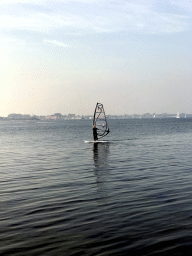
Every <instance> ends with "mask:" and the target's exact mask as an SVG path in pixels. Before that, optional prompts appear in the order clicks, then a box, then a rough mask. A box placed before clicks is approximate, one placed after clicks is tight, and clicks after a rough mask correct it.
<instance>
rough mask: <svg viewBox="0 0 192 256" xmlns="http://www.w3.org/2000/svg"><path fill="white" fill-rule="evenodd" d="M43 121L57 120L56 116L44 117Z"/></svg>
mask: <svg viewBox="0 0 192 256" xmlns="http://www.w3.org/2000/svg"><path fill="white" fill-rule="evenodd" d="M45 120H57V116H46V117H45Z"/></svg>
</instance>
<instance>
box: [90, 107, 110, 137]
mask: <svg viewBox="0 0 192 256" xmlns="http://www.w3.org/2000/svg"><path fill="white" fill-rule="evenodd" d="M94 126H96V128H97V138H98V139H100V138H102V137H104V136H106V135H107V134H108V133H109V126H108V123H107V119H106V115H105V110H104V107H103V104H101V103H97V105H96V107H95V112H94V116H93V127H94Z"/></svg>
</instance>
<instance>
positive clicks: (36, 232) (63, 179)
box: [0, 118, 192, 256]
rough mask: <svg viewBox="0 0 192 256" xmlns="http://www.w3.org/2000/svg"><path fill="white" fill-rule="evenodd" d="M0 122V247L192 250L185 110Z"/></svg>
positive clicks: (58, 251) (63, 251)
mask: <svg viewBox="0 0 192 256" xmlns="http://www.w3.org/2000/svg"><path fill="white" fill-rule="evenodd" d="M109 126H110V130H111V133H110V134H109V136H107V137H106V140H108V142H107V143H99V144H95V145H93V143H84V140H92V135H91V133H92V127H91V120H84V121H83V120H71V121H69V120H65V121H60V122H59V121H56V122H22V121H9V122H8V121H1V122H0V255H14V256H16V255H48V256H49V255H54V256H55V255H66V256H68V255H100V256H107V255H136V253H137V255H192V254H191V253H192V185H191V184H192V157H191V156H192V120H190V119H176V118H175V119H164V120H163V119H162V120H160V119H148V120H145V119H140V120H136V119H133V120H109Z"/></svg>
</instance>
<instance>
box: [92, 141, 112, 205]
mask: <svg viewBox="0 0 192 256" xmlns="http://www.w3.org/2000/svg"><path fill="white" fill-rule="evenodd" d="M108 155H109V142H107V143H94V144H93V160H94V175H95V177H96V184H97V194H98V196H99V201H98V203H99V204H100V203H101V202H103V200H104V199H105V198H107V197H108V183H109V175H110V173H109V168H108Z"/></svg>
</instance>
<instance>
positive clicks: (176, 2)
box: [0, 0, 192, 116]
mask: <svg viewBox="0 0 192 256" xmlns="http://www.w3.org/2000/svg"><path fill="white" fill-rule="evenodd" d="M0 51H1V61H0V70H1V72H0V86H1V88H0V116H7V115H8V114H10V113H21V114H31V115H32V114H36V115H48V114H54V113H56V112H57V113H58V112H59V113H61V114H68V113H74V114H80V115H81V114H92V113H93V111H94V108H95V105H96V102H101V103H103V104H104V107H105V110H106V113H107V114H134V113H138V114H143V113H147V112H149V113H154V112H155V113H163V112H167V113H177V112H178V111H179V112H185V113H192V1H191V0H167V1H166V0H164V1H161V0H156V1H153V0H74V1H73V0H52V1H46V0H1V1H0Z"/></svg>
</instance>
